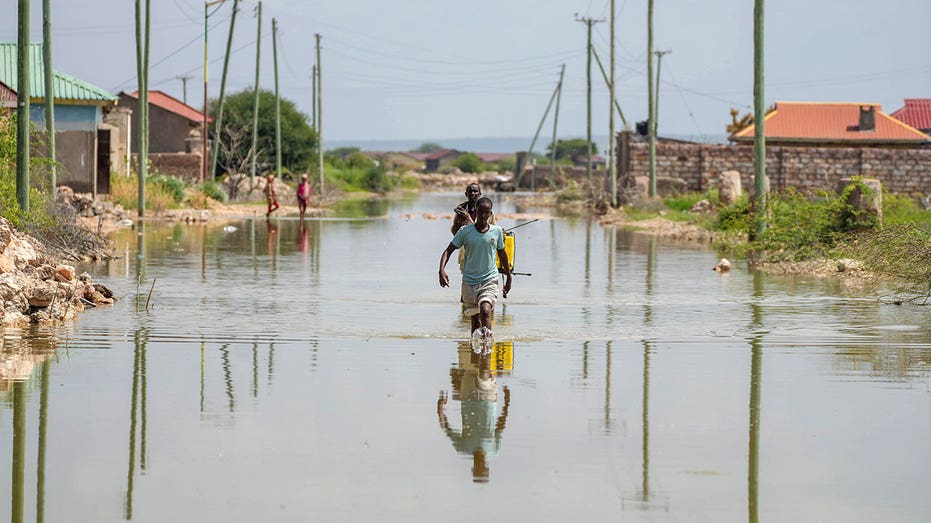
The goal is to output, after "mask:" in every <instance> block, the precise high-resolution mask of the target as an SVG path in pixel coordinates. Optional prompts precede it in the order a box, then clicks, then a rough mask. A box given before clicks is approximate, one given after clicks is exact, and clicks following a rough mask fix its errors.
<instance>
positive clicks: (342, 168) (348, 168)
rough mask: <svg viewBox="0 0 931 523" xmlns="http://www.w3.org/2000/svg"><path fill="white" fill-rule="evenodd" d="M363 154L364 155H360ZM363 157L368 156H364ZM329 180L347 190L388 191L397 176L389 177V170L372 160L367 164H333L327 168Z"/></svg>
mask: <svg viewBox="0 0 931 523" xmlns="http://www.w3.org/2000/svg"><path fill="white" fill-rule="evenodd" d="M360 156H362V155H360ZM362 158H365V159H366V160H368V158H366V157H365V156H362ZM326 176H327V180H328V181H329V183H331V184H335V185H336V186H337V187H339V188H340V189H342V190H343V191H346V192H377V193H386V192H388V191H390V190H391V189H393V186H394V183H395V180H397V178H389V177H388V173H387V170H386V169H385V168H384V167H383V166H380V165H376V164H375V163H374V162H372V161H371V160H368V164H365V165H357V164H353V165H350V164H349V163H348V162H344V163H343V164H342V165H333V164H331V165H330V167H328V168H327V169H326Z"/></svg>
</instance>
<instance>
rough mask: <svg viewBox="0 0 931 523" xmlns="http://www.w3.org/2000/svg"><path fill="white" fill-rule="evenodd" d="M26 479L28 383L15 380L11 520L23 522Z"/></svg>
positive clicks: (17, 522)
mask: <svg viewBox="0 0 931 523" xmlns="http://www.w3.org/2000/svg"><path fill="white" fill-rule="evenodd" d="M25 480H26V384H25V383H23V382H22V381H15V382H13V488H12V489H11V490H12V493H11V497H10V514H11V515H12V517H11V518H10V521H12V522H13V523H22V521H23V496H24V492H23V490H24V486H25V485H24V483H25Z"/></svg>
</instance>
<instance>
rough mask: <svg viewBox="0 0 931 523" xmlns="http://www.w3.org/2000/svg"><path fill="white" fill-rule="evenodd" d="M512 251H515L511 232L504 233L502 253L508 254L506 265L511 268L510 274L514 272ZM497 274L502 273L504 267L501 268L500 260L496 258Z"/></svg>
mask: <svg viewBox="0 0 931 523" xmlns="http://www.w3.org/2000/svg"><path fill="white" fill-rule="evenodd" d="M514 249H515V239H514V233H513V232H505V233H504V252H506V253H508V265H510V266H511V272H514ZM497 265H498V272H501V273H503V272H504V267H502V266H501V259H500V258H498V261H497Z"/></svg>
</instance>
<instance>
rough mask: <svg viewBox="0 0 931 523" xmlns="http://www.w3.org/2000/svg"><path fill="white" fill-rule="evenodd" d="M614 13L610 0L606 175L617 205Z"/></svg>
mask: <svg viewBox="0 0 931 523" xmlns="http://www.w3.org/2000/svg"><path fill="white" fill-rule="evenodd" d="M614 14H615V13H614V0H611V82H610V84H611V85H610V89H611V103H610V104H608V113H609V114H610V115H611V116H610V118H608V162H609V165H608V176H609V177H610V184H611V205H612V206H617V158H615V156H616V154H615V153H616V151H617V143H616V142H617V138H616V137H615V136H614V104H616V103H617V98H616V97H615V92H614V80H615V76H614Z"/></svg>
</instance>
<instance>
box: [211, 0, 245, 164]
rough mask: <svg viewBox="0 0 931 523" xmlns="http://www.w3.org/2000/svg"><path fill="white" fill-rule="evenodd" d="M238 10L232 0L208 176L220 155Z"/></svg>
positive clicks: (234, 0) (237, 2)
mask: <svg viewBox="0 0 931 523" xmlns="http://www.w3.org/2000/svg"><path fill="white" fill-rule="evenodd" d="M238 12H239V0H233V17H232V18H231V19H230V32H229V35H228V36H227V37H226V55H224V57H223V75H222V76H221V77H220V102H219V104H218V107H217V122H216V124H215V125H214V127H213V141H214V142H215V143H214V146H213V155H212V159H211V160H210V178H213V176H214V174H215V173H216V172H217V158H219V156H220V135H222V134H223V102H224V101H225V100H226V98H225V96H226V72H227V70H228V69H229V65H230V48H231V47H232V46H233V30H234V29H235V28H236V13H238Z"/></svg>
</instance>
